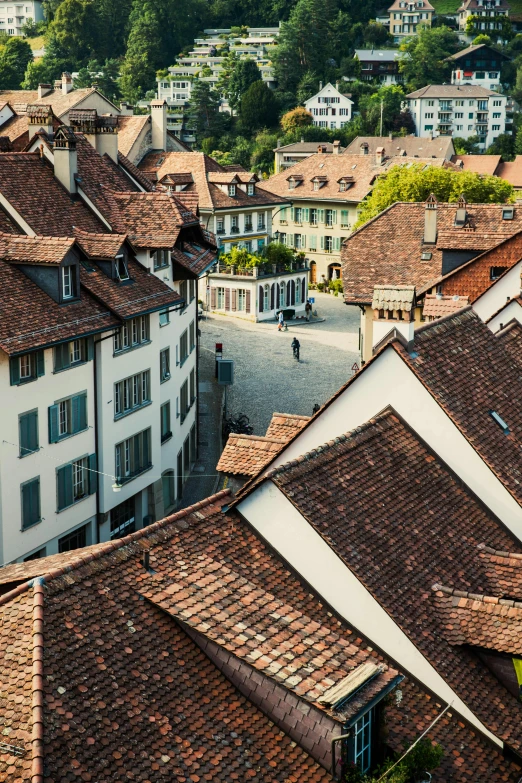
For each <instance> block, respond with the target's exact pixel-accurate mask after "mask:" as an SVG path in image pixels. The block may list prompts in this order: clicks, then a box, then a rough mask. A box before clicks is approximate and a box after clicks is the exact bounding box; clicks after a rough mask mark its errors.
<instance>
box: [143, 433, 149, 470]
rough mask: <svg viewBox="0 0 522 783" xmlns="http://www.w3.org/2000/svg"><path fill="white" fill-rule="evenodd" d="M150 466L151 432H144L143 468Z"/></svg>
mask: <svg viewBox="0 0 522 783" xmlns="http://www.w3.org/2000/svg"><path fill="white" fill-rule="evenodd" d="M149 465H150V430H145V431H144V432H143V467H144V468H145V467H148V466H149Z"/></svg>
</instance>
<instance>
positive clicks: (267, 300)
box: [263, 285, 270, 312]
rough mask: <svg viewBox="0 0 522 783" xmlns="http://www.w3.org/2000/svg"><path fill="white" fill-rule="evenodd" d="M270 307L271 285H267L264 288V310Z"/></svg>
mask: <svg viewBox="0 0 522 783" xmlns="http://www.w3.org/2000/svg"><path fill="white" fill-rule="evenodd" d="M269 309H270V287H269V286H268V285H265V287H264V289H263V310H264V311H265V312H266V311H267V310H269Z"/></svg>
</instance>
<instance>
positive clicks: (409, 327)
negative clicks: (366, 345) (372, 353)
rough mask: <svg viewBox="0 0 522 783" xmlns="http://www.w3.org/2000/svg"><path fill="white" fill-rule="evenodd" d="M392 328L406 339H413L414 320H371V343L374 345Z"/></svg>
mask: <svg viewBox="0 0 522 783" xmlns="http://www.w3.org/2000/svg"><path fill="white" fill-rule="evenodd" d="M393 329H397V331H398V332H400V333H401V334H402V335H403V337H404V338H405V339H406V340H408V342H409V341H410V340H413V334H414V330H415V322H414V321H411V322H410V321H384V320H382V321H380V320H379V321H373V343H372V346H373V347H375V346H376V345H377V343H379V342H380V341H381V340H382V339H383V338H384V337H386V335H387V334H389V333H390V332H391V331H392V330H393Z"/></svg>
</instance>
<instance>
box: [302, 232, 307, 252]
mask: <svg viewBox="0 0 522 783" xmlns="http://www.w3.org/2000/svg"><path fill="white" fill-rule="evenodd" d="M305 248H306V234H301V250H304V249H305Z"/></svg>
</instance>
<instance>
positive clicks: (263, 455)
mask: <svg viewBox="0 0 522 783" xmlns="http://www.w3.org/2000/svg"><path fill="white" fill-rule="evenodd" d="M286 442H287V441H286V440H283V439H279V438H269V437H263V436H261V435H236V434H235V433H231V434H230V435H229V436H228V440H227V442H226V444H225V448H224V449H223V453H222V454H221V457H220V458H219V462H218V464H217V468H216V469H217V470H218V471H220V472H221V473H228V474H230V475H240V476H257V474H258V473H259V471H260V470H262V469H263V468H264V467H266V465H268V464H269V462H270V461H271V460H272V458H273V457H274V456H275V455H276V454H278V453H279V452H280V451H281V449H282V447H283V446H284V445H285V443H286Z"/></svg>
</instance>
